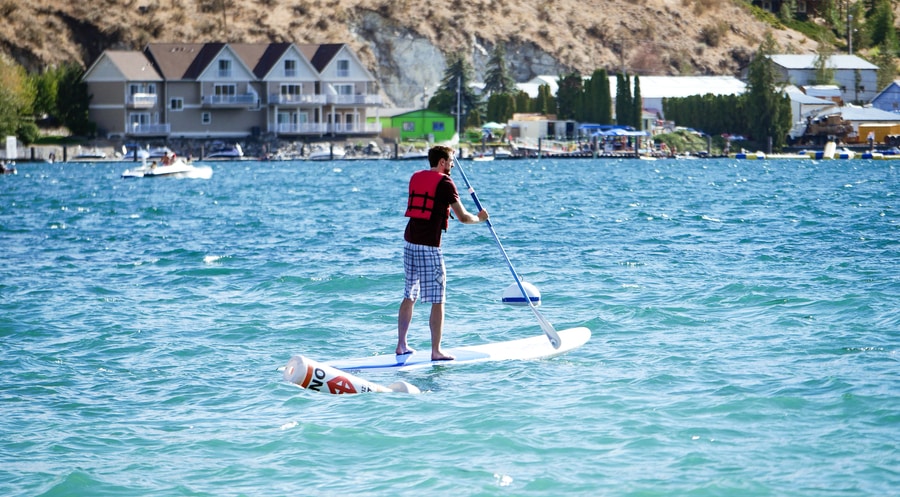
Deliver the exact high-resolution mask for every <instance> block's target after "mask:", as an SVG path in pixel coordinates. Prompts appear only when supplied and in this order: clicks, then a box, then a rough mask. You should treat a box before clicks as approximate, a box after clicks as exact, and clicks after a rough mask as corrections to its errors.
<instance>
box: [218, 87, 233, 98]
mask: <svg viewBox="0 0 900 497" xmlns="http://www.w3.org/2000/svg"><path fill="white" fill-rule="evenodd" d="M215 94H216V96H217V97H226V96H227V97H233V96H235V95H237V87H236V86H235V85H216V86H215Z"/></svg>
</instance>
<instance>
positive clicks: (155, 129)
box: [125, 123, 171, 136]
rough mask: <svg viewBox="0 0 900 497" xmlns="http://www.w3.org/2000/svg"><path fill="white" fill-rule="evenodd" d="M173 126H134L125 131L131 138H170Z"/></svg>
mask: <svg viewBox="0 0 900 497" xmlns="http://www.w3.org/2000/svg"><path fill="white" fill-rule="evenodd" d="M170 131H171V125H170V124H168V123H166V124H132V125H131V126H129V127H128V128H126V129H125V134H127V135H129V136H168V135H169V133H170Z"/></svg>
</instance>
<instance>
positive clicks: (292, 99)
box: [269, 93, 326, 105]
mask: <svg viewBox="0 0 900 497" xmlns="http://www.w3.org/2000/svg"><path fill="white" fill-rule="evenodd" d="M325 102H326V99H325V95H284V94H281V93H273V94H271V95H269V103H270V104H277V105H325Z"/></svg>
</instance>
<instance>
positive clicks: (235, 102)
mask: <svg viewBox="0 0 900 497" xmlns="http://www.w3.org/2000/svg"><path fill="white" fill-rule="evenodd" d="M257 105H259V96H258V95H256V94H255V93H244V94H241V95H204V97H203V106H204V107H220V108H227V107H237V108H240V107H254V106H257Z"/></svg>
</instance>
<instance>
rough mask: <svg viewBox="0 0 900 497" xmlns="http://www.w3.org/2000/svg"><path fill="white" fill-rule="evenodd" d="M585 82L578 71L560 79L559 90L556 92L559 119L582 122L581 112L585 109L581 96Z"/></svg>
mask: <svg viewBox="0 0 900 497" xmlns="http://www.w3.org/2000/svg"><path fill="white" fill-rule="evenodd" d="M582 85H583V80H582V78H581V74H580V73H579V72H578V71H575V72H573V73H570V74H567V75H565V76H562V77H560V78H559V88H558V89H557V90H556V108H557V118H558V119H573V120H580V119H581V116H580V115H579V114H580V110H581V108H582V107H583V106H582V105H581V104H582V98H581V95H582V94H583V91H582Z"/></svg>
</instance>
